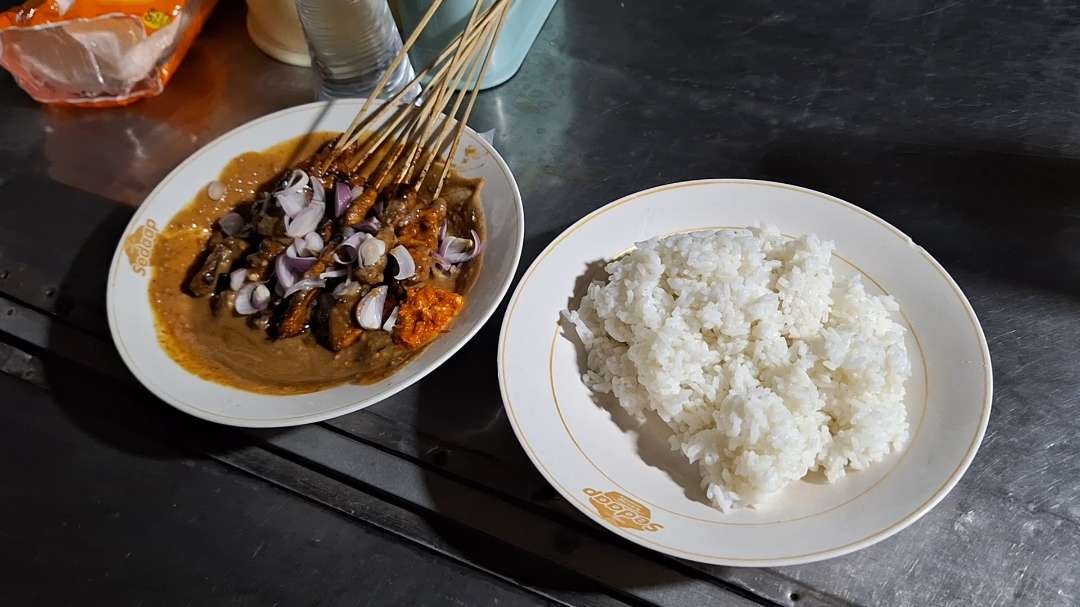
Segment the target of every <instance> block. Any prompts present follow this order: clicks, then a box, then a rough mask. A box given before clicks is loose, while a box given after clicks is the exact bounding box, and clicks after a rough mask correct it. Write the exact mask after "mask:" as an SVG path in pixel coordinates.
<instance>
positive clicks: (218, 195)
mask: <svg viewBox="0 0 1080 607" xmlns="http://www.w3.org/2000/svg"><path fill="white" fill-rule="evenodd" d="M227 191H228V189H227V188H226V187H225V184H224V183H221V182H220V181H218V180H216V179H215V180H214V181H211V182H210V183H208V184H206V195H207V196H208V197H209V198H210V200H213V201H215V202H216V201H219V200H221V199H222V198H225V193H226V192H227Z"/></svg>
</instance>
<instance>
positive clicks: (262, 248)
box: [247, 237, 292, 282]
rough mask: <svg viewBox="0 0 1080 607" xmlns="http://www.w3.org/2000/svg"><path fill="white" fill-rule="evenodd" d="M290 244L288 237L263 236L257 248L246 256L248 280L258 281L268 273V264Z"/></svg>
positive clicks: (263, 278)
mask: <svg viewBox="0 0 1080 607" xmlns="http://www.w3.org/2000/svg"><path fill="white" fill-rule="evenodd" d="M290 244H292V241H291V240H290V239H289V238H283V237H277V238H263V239H262V240H261V241H259V248H258V250H256V251H255V252H254V253H252V254H251V255H248V256H247V271H248V275H247V280H248V282H260V281H263V280H265V278H266V277H267V275H268V274H269V270H270V264H271V263H272V262H273V261H274V258H276V257H277V256H278V255H280V254H281V253H284V252H285V249H286V248H288V246H289V245H290Z"/></svg>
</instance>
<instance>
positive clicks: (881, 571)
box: [0, 0, 1080, 606]
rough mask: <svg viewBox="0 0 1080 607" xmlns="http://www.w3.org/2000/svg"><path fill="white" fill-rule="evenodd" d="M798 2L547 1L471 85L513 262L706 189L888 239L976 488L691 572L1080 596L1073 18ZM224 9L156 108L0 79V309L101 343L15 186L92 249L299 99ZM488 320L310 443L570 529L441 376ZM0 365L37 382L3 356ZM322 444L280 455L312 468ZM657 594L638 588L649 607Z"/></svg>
mask: <svg viewBox="0 0 1080 607" xmlns="http://www.w3.org/2000/svg"><path fill="white" fill-rule="evenodd" d="M807 4H809V5H807V6H795V5H793V4H792V3H786V2H778V1H775V0H757V1H750V0H746V1H739V2H727V3H722V4H720V5H717V3H702V2H691V1H685V2H666V3H658V2H648V1H645V0H622V1H620V0H595V1H593V0H590V1H588V2H584V1H574V0H564V1H563V2H561V3H559V4H558V5H557V7H556V10H555V12H554V13H553V14H552V16H551V18H550V19H549V21H548V23H547V25H546V26H545V28H544V30H543V31H542V33H541V36H540V38H539V39H538V41H537V43H536V45H535V46H534V48H533V51H532V52H531V54H530V56H529V57H528V59H527V61H526V63H525V65H524V67H523V69H522V71H521V73H520V74H519V75H518V76H517V77H515V78H514V79H513V80H511V81H510V82H509V83H507V84H506V85H504V86H502V87H499V88H497V89H494V90H492V91H489V92H486V93H485V94H484V95H483V96H482V97H481V103H480V107H479V108H478V113H477V114H476V115H475V117H474V120H473V122H474V125H475V127H476V128H477V129H479V130H486V129H489V128H494V129H495V130H496V142H495V143H496V146H497V147H498V148H499V149H500V150H501V151H502V152H503V154H504V155H505V157H506V158H507V160H508V161H509V163H510V165H511V167H512V168H513V170H514V172H515V175H516V176H517V178H518V180H519V184H520V186H521V190H522V192H523V195H524V198H525V205H526V223H527V228H528V232H527V237H526V244H525V252H524V257H523V260H522V266H523V267H524V266H527V265H528V262H529V261H530V260H531V259H532V258H533V257H534V256H535V255H536V254H537V253H538V252H539V251H540V250H541V249H542V248H543V247H544V246H545V245H546V244H547V243H548V242H549V241H550V240H551V239H552V238H553V237H554V236H555V235H556V234H557V233H558V232H559V231H561V230H562V229H563V228H564V227H566V226H567V225H569V224H570V223H572V222H573V221H575V220H576V219H578V218H579V217H581V216H582V215H584V214H585V213H587V212H588V211H590V210H592V209H594V208H596V207H599V206H601V205H603V204H605V203H606V202H608V201H610V200H613V199H615V198H617V197H619V196H622V195H624V194H627V193H629V192H632V191H636V190H639V189H642V188H645V187H649V186H653V185H657V184H660V183H665V182H671V181H678V180H682V179H693V178H700V177H723V176H732V177H759V178H766V179H775V180H780V181H787V182H791V183H796V184H799V185H804V186H807V187H811V188H815V189H819V190H822V191H825V192H829V193H832V194H835V195H837V196H840V197H842V198H845V199H847V200H850V201H852V202H854V203H856V204H859V205H860V206H863V207H865V208H867V209H869V210H870V211H872V212H874V213H876V214H878V215H880V216H882V217H883V218H885V219H886V220H887V221H890V222H891V223H893V224H894V225H897V226H898V227H900V228H901V229H902V230H904V231H905V232H907V233H908V234H910V235H911V236H912V237H913V238H914V239H915V241H916V242H918V243H919V244H921V245H922V246H924V247H925V248H926V249H927V250H929V251H930V252H931V253H932V254H933V255H934V256H935V257H936V258H937V259H938V260H939V261H941V262H942V264H943V265H944V266H945V267H946V268H947V269H948V270H949V271H950V272H951V273H952V274H953V276H954V277H955V278H956V279H957V281H958V282H959V283H960V286H961V287H962V288H963V289H964V291H965V292H966V293H967V294H968V296H969V298H970V299H971V301H972V304H973V306H974V307H975V310H976V312H977V313H978V315H979V318H980V320H981V321H982V323H983V326H984V329H985V330H986V334H987V338H988V339H989V340H990V347H991V355H992V357H993V360H994V376H995V398H994V410H993V413H992V416H991V420H990V428H989V431H988V433H987V437H986V439H985V441H984V443H983V445H982V448H981V449H980V452H979V455H978V457H977V458H976V460H975V462H974V464H973V465H972V467H971V470H970V471H969V472H968V474H967V475H966V476H965V477H964V479H963V480H962V481H961V482H960V484H959V485H958V486H957V488H956V489H955V490H954V491H953V492H952V493H951V494H950V495H949V497H948V498H946V500H945V501H944V502H942V503H941V504H940V505H939V506H938V507H937V508H935V509H934V510H933V511H932V512H931V513H929V514H928V515H927V516H926V517H924V518H923V519H922V520H920V521H919V522H918V523H916V524H914V525H913V526H912V527H910V528H909V529H907V530H905V531H903V532H901V533H900V534H898V535H897V536H895V537H893V538H891V539H889V540H887V541H885V542H882V543H881V544H879V545H877V546H874V547H872V548H869V549H866V550H864V551H861V552H859V553H857V554H854V555H850V556H847V557H842V558H838V559H833V560H830V561H826V562H822V563H817V564H812V565H805V566H798V567H787V568H781V569H776V570H737V569H726V568H718V567H706V566H697V565H689V564H687V565H685V566H686V567H688V568H692V569H693V570H694V571H697V572H699V574H700V575H701V576H703V578H704V579H710V580H721V581H723V582H724V583H726V584H731V585H734V586H736V587H738V588H741V589H744V590H746V591H749V592H752V593H754V594H756V595H757V596H759V597H762V598H763V599H765V600H768V601H772V602H775V603H781V604H789V605H790V604H797V603H803V604H842V603H847V602H850V603H853V604H865V605H877V604H890V605H911V606H919V605H931V604H932V605H967V604H979V605H1005V604H1020V605H1072V604H1077V603H1080V567H1078V566H1077V565H1076V563H1077V562H1080V442H1078V439H1077V438H1076V437H1077V436H1078V434H1080V374H1078V373H1075V372H1074V371H1073V367H1074V365H1075V361H1076V359H1077V346H1076V345H1075V344H1076V343H1077V337H1078V333H1080V330H1078V329H1077V322H1078V321H1080V286H1078V285H1080V280H1078V279H1080V247H1078V245H1077V243H1080V200H1078V198H1077V196H1076V194H1075V187H1074V186H1073V179H1072V177H1073V176H1074V175H1076V174H1077V173H1078V170H1080V129H1078V128H1077V127H1076V126H1074V125H1076V124H1080V122H1078V121H1077V118H1076V111H1075V109H1074V108H1075V107H1076V104H1077V101H1076V100H1077V94H1078V93H1080V6H1076V5H1074V4H1073V3H1069V2H1063V1H1060V2H1044V3H1042V4H1041V5H1040V6H1039V7H1037V8H1034V7H1030V6H1027V5H1024V4H1021V3H1016V2H1008V1H1002V2H981V3H970V2H963V1H956V0H944V1H940V0H939V1H916V0H901V1H894V2H885V1H877V2H833V3H807ZM237 17H238V15H237V13H236V11H235V10H231V11H228V12H226V13H225V14H224V15H222V14H220V13H219V15H217V16H216V17H215V19H216V21H215V22H214V23H212V24H211V27H210V28H209V29H208V31H207V32H206V33H205V35H204V36H203V37H202V39H200V41H199V44H197V45H196V46H195V48H194V50H193V54H192V56H190V57H189V59H188V60H187V61H186V62H185V64H184V66H183V68H182V70H181V71H180V73H179V74H178V75H177V78H176V80H175V81H174V82H173V83H172V84H171V85H170V88H169V90H168V91H167V92H166V94H165V95H163V96H162V97H160V98H158V99H155V100H151V101H150V102H147V103H143V104H139V105H138V106H134V107H133V108H131V109H129V110H115V111H102V112H70V111H64V110H44V111H43V110H42V109H40V108H38V107H37V106H35V105H33V104H32V103H31V102H29V101H28V100H26V99H25V98H23V97H22V96H21V95H20V94H19V93H18V92H17V91H15V90H14V87H13V85H12V84H11V82H10V79H4V80H2V81H0V104H2V107H3V119H2V120H0V196H2V197H3V199H4V200H5V202H4V205H5V207H6V208H0V213H4V214H5V215H3V216H2V220H0V244H2V245H3V246H0V266H2V268H0V270H2V269H4V268H7V269H9V271H10V272H11V274H10V277H7V278H3V279H0V280H5V281H6V282H4V283H3V284H2V285H0V290H2V291H3V293H4V294H6V295H9V296H11V297H13V298H15V299H18V300H19V301H21V302H24V303H26V304H28V305H29V306H32V307H34V308H36V309H40V310H43V311H45V312H47V313H49V314H53V315H55V316H56V317H58V318H60V319H62V320H64V321H65V322H68V323H70V324H72V325H74V326H77V327H79V330H80V331H85V332H87V333H89V334H93V335H98V336H103V335H104V334H105V333H104V325H103V324H102V323H101V314H100V312H101V306H102V304H103V298H102V293H101V285H100V281H99V280H98V279H96V278H95V273H94V272H93V271H89V270H90V269H91V268H95V267H97V266H96V265H95V264H100V265H101V266H102V267H103V265H104V262H105V261H107V259H93V260H87V259H85V257H87V256H86V255H84V256H82V258H80V257H79V256H78V255H76V254H57V253H56V252H41V250H40V249H39V248H37V247H34V246H33V245H34V243H35V242H37V241H38V240H39V239H40V238H41V237H42V236H43V234H42V233H41V232H37V231H35V230H34V228H33V227H26V224H25V220H26V219H27V218H33V217H35V215H34V213H40V212H41V211H40V210H37V208H36V205H35V204H34V202H35V196H38V195H40V193H41V192H48V193H49V195H51V196H60V197H65V198H66V199H73V200H76V201H77V204H82V205H87V206H88V207H89V208H92V209H93V210H92V211H87V212H86V213H85V214H84V215H83V219H82V220H81V221H79V222H64V221H59V222H57V224H56V225H54V226H50V231H51V232H53V233H54V234H56V235H57V237H58V240H62V241H65V242H73V243H78V244H77V246H75V247H74V252H75V253H78V252H79V251H87V252H95V255H97V254H98V253H96V252H98V251H101V250H107V249H109V247H110V246H111V242H115V238H116V237H117V236H118V235H119V230H120V229H121V228H122V226H123V221H124V220H125V219H126V217H128V216H129V214H130V208H131V207H132V206H134V205H136V204H138V202H139V201H140V200H141V199H142V197H143V196H145V194H146V193H147V192H148V191H149V189H150V188H152V187H153V185H154V184H155V183H156V182H157V181H158V180H159V179H160V178H161V177H163V176H164V175H165V173H167V172H168V171H169V170H170V169H171V168H172V167H173V166H175V164H177V163H178V162H179V161H180V160H182V159H183V158H184V157H185V156H186V155H187V154H189V153H190V152H191V151H193V150H194V149H196V148H197V147H198V146H200V145H202V144H203V143H205V142H206V141H208V140H209V139H211V138H212V137H214V136H216V135H218V134H220V133H222V132H224V131H226V130H228V129H229V128H231V127H233V126H236V125H237V124H239V123H241V122H243V121H245V120H247V119H249V118H252V117H255V116H258V115H261V114H264V113H266V112H269V111H273V110H276V109H280V108H283V107H287V106H289V105H293V104H296V103H301V102H305V101H307V100H309V99H310V97H311V93H310V91H311V80H310V76H309V74H308V73H307V72H305V71H303V70H299V69H294V68H286V67H284V66H280V65H276V64H272V63H269V62H268V61H265V60H262V59H260V58H259V57H258V55H257V54H253V51H252V50H251V48H250V45H249V44H248V42H247V41H246V39H245V38H244V37H243V35H242V33H241V29H240V27H239V23H238V19H237ZM225 57H228V60H225V59H223V58H225ZM88 151H89V152H92V153H88ZM16 220H18V222H16ZM17 223H20V224H21V225H22V227H20V228H18V229H16V227H15V226H16V225H17ZM30 270H33V271H34V272H30ZM35 272H36V274H35ZM0 276H3V274H0ZM27 276H30V278H26V277H27ZM33 276H45V277H46V278H43V279H34V278H33ZM54 278H55V280H54ZM497 323H498V317H496V318H495V319H493V321H492V322H491V323H489V326H487V327H486V328H485V329H484V330H483V331H481V333H480V334H479V335H478V336H477V337H476V338H475V339H474V341H473V342H472V343H470V344H469V346H467V347H466V348H465V349H463V350H462V352H461V353H460V354H459V355H458V356H455V357H454V358H453V359H451V361H449V362H448V363H447V364H446V365H445V366H444V367H443V368H442V369H440V370H439V371H438V372H436V373H433V374H432V375H431V376H430V377H429V378H428V379H426V380H425V381H424V382H422V383H421V384H420V385H418V386H414V387H413V388H411V389H409V390H406V391H404V392H402V393H401V394H399V395H397V396H395V397H394V398H393V399H390V400H389V401H387V402H385V403H381V404H380V405H378V406H376V407H373V408H372V409H371V410H370V411H368V412H365V413H362V414H357V415H353V416H348V417H346V418H342V419H340V420H337V421H335V422H334V423H333V424H331V425H329V426H328V427H332V428H334V429H335V431H337V432H342V433H346V434H348V435H351V436H354V437H357V439H358V440H362V441H366V443H365V444H369V443H370V444H374V445H377V446H378V448H379V449H381V450H384V451H385V452H388V453H396V454H399V455H401V456H403V457H410V458H414V459H415V460H417V461H421V462H423V463H424V464H425V465H430V466H432V467H439V468H440V469H441V470H443V471H445V472H446V473H447V474H449V475H452V476H457V477H460V478H465V479H468V480H469V481H470V482H472V483H474V484H476V485H477V486H482V487H486V488H491V490H492V491H496V490H497V491H498V492H502V493H506V494H509V498H508V499H513V500H523V501H527V502H529V506H530V507H536V508H541V509H543V510H542V511H550V512H552V513H554V514H557V515H558V516H563V515H564V514H565V512H564V511H565V508H564V507H562V505H561V504H559V503H558V500H553V499H552V498H551V496H550V492H548V493H547V494H545V493H544V485H543V481H542V480H541V479H539V477H538V475H537V474H536V473H535V472H534V471H533V470H532V469H531V467H530V466H529V463H528V461H527V459H526V458H525V457H524V455H523V454H522V453H521V452H520V449H519V448H518V446H517V444H516V442H515V441H514V439H513V436H512V434H511V432H510V429H509V427H508V425H507V423H506V420H505V417H504V416H503V412H502V407H501V403H500V402H499V397H498V389H497V385H496V383H495V379H494V373H493V372H490V373H487V374H486V375H485V374H483V373H481V374H479V375H478V376H477V378H476V380H475V381H473V382H469V384H468V385H462V383H461V382H460V381H459V378H460V377H461V374H462V373H466V372H469V371H470V370H472V369H484V368H485V365H486V366H488V367H492V366H493V365H494V348H495V345H494V344H495V336H496V334H497V328H498V326H497ZM60 334H61V333H59V332H57V333H56V334H54V335H52V336H51V338H52V339H53V340H56V339H57V338H56V335H60ZM63 341H65V343H67V341H68V340H63ZM71 341H72V342H74V341H76V340H71ZM57 343H58V342H57ZM4 364H5V369H7V368H8V367H10V368H11V369H14V370H15V371H9V372H11V373H30V374H33V373H34V372H35V371H34V368H33V366H32V365H30V363H29V362H26V361H23V360H22V359H21V358H19V357H17V356H11V357H8V358H7V362H5V363H4ZM299 436H300V435H296V437H299ZM296 437H294V438H296ZM267 440H276V438H275V437H269V438H268V439H267ZM320 440H321V439H318V438H316V439H313V442H311V443H309V444H307V445H303V444H300V442H299V441H298V440H294V441H292V442H289V441H282V442H285V443H288V444H289V448H292V449H296V450H297V453H300V452H301V451H302V450H303V449H308V450H309V451H308V452H306V453H307V456H309V457H315V455H313V454H315V453H317V452H319V450H320V449H321V448H323V447H325V446H326V444H324V443H321V442H320ZM327 440H329V439H327ZM447 454H449V455H447ZM337 463H341V462H337ZM346 463H347V462H346ZM323 465H326V466H328V467H333V466H334V465H336V464H335V462H325V463H324V464H323ZM385 476H386V475H384V476H383V477H376V478H373V479H369V480H371V481H372V482H377V483H383V486H381V487H379V488H380V489H381V490H383V491H386V492H387V493H388V494H390V495H393V496H396V497H398V498H401V499H408V498H407V497H403V496H410V495H418V496H419V497H417V498H416V499H417V500H418V501H424V502H425V506H424V507H425V508H431V509H434V510H436V511H438V510H439V509H440V508H453V507H454V506H455V503H454V500H453V497H452V495H450V494H448V493H440V492H439V490H438V489H437V488H438V487H440V486H442V485H441V481H440V482H439V483H435V482H431V481H430V480H429V481H427V484H426V486H422V487H419V488H418V487H416V486H415V485H408V484H407V483H410V482H412V481H409V480H404V479H396V478H387V477H385ZM419 482H421V483H423V482H424V481H419ZM425 492H426V493H425ZM530 496H531V497H530ZM554 514H553V515H554ZM570 515H571V516H572V513H571V514H570ZM568 550H571V551H572V549H568ZM489 565H491V564H490V563H489ZM492 566H496V567H497V564H496V565H492ZM627 583H628V584H629V585H631V586H632V585H634V582H633V581H629V582H627ZM642 583H644V582H642ZM672 588H674V586H673V587H672ZM659 589H660V590H663V586H662V584H661V585H660V587H659ZM650 592H651V593H645V594H642V593H636V594H635V595H634V596H637V597H639V598H640V597H641V596H648V597H651V598H649V599H648V600H651V601H654V602H657V603H662V602H664V601H662V600H660V599H661V597H662V593H659V594H658V593H656V592H652V591H651V590H650ZM673 592H674V590H673ZM685 596H686V595H675V594H672V595H669V597H668V598H669V602H675V599H674V598H673V597H677V598H685ZM642 600H645V599H642Z"/></svg>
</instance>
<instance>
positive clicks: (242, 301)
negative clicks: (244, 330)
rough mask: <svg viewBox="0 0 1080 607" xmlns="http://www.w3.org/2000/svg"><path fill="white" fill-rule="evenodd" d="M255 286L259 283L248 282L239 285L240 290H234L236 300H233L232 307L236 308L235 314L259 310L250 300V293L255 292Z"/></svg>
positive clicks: (245, 313)
mask: <svg viewBox="0 0 1080 607" xmlns="http://www.w3.org/2000/svg"><path fill="white" fill-rule="evenodd" d="M257 286H259V283H257V282H249V283H247V284H246V285H244V286H242V287H240V290H238V291H237V292H236V300H235V301H234V302H233V309H234V310H236V313H237V314H240V315H241V316H247V315H249V314H254V313H256V312H258V311H259V310H258V309H257V308H255V304H254V303H253V302H252V301H251V295H252V294H253V293H254V292H255V287H257Z"/></svg>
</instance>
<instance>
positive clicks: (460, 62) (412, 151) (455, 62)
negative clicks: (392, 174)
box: [398, 2, 482, 183]
mask: <svg viewBox="0 0 1080 607" xmlns="http://www.w3.org/2000/svg"><path fill="white" fill-rule="evenodd" d="M479 13H480V2H477V3H476V4H475V5H474V6H473V10H472V14H470V15H469V21H468V23H467V24H466V25H465V30H464V31H465V32H471V31H472V29H473V26H474V25H475V23H476V17H477V15H478V14H479ZM481 38H482V37H481ZM465 48H466V47H465V38H464V37H462V38H461V41H460V42H459V43H458V47H457V49H456V50H455V51H454V58H453V59H452V60H451V67H450V71H451V72H453V71H454V69H455V66H460V71H459V72H458V73H457V76H456V77H455V78H454V80H453V84H450V79H449V78H447V80H445V81H444V85H443V86H442V87H440V89H439V90H438V91H436V94H437V95H438V99H437V100H436V102H435V106H434V107H435V111H434V112H432V113H431V114H430V116H429V118H431V119H430V120H427V121H426V122H425V124H424V130H423V132H422V133H421V134H420V136H419V137H418V138H417V139H416V140H415V141H412V142H411V143H410V146H411V147H410V148H409V153H408V154H406V156H405V163H404V166H403V167H402V170H401V174H400V175H399V176H398V181H399V182H402V183H404V182H405V180H406V178H407V177H408V175H409V173H410V172H412V168H413V164H414V163H415V162H416V154H417V151H418V150H420V149H422V146H423V145H424V143H425V142H426V141H427V140H428V138H429V137H430V136H431V131H432V129H433V128H434V127H435V120H434V117H436V116H438V114H439V113H441V112H442V111H443V109H444V108H445V107H446V103H447V102H448V101H449V99H450V98H451V97H452V96H453V95H452V93H451V91H453V90H455V89H457V88H458V87H459V85H460V83H461V77H462V76H464V75H465V72H466V66H467V65H468V64H469V63H470V62H472V61H474V58H473V57H472V55H471V54H467V53H465V52H464V51H465ZM466 82H468V80H466ZM456 111H457V107H456V106H455V108H454V110H451V113H453V112H456Z"/></svg>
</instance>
